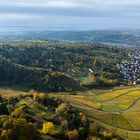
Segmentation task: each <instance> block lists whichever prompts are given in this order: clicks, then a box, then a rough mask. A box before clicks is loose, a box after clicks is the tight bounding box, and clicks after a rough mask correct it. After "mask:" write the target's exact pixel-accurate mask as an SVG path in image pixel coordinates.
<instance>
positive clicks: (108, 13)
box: [0, 0, 140, 27]
mask: <svg viewBox="0 0 140 140" xmlns="http://www.w3.org/2000/svg"><path fill="white" fill-rule="evenodd" d="M139 7H140V0H0V21H3V24H4V21H9V22H8V23H9V24H15V23H16V22H17V23H19V24H20V25H22V24H25V23H26V24H28V23H30V24H39V25H40V24H43V25H45V24H47V25H48V24H50V25H51V24H54V25H55V26H56V24H61V25H63V26H64V25H69V26H70V25H71V26H72V25H75V24H76V25H77V26H78V24H79V26H80V25H83V23H84V25H91V24H92V25H93V24H95V25H96V26H97V25H100V26H101V25H102V26H104V24H106V25H108V26H113V27H114V26H116V24H118V26H120V25H119V24H122V25H123V23H122V21H123V22H124V23H126V21H127V23H128V24H129V23H130V24H132V21H133V23H139V18H140V14H139V13H140V8H139ZM13 20H15V21H13ZM108 21H109V22H108ZM110 22H111V23H110ZM84 25H83V26H84ZM127 26H128V25H127Z"/></svg>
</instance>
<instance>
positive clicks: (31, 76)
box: [0, 41, 129, 91]
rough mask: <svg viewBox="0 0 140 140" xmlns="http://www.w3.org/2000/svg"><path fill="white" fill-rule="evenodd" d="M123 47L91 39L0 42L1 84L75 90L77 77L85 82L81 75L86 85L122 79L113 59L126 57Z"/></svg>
mask: <svg viewBox="0 0 140 140" xmlns="http://www.w3.org/2000/svg"><path fill="white" fill-rule="evenodd" d="M127 51H129V50H127V49H124V48H118V47H113V46H105V45H100V44H93V43H69V42H58V41H26V42H13V43H1V44H0V72H1V75H0V81H1V84H2V85H3V84H9V85H11V84H12V85H14V84H25V85H28V86H31V87H32V88H35V89H39V90H51V91H56V90H60V91H64V90H65V91H66V90H67V91H68V90H78V89H79V87H80V85H79V82H78V81H79V80H80V83H81V85H85V82H82V80H81V79H83V78H88V80H89V82H87V83H86V84H90V85H95V86H105V85H116V84H119V83H121V81H122V75H121V74H120V73H119V71H118V70H117V69H116V63H117V62H119V61H121V60H123V59H126V58H127ZM111 80H112V81H111ZM99 81H100V82H99ZM111 82H112V83H111ZM98 83H100V84H101V85H100V84H98Z"/></svg>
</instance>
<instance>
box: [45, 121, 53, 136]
mask: <svg viewBox="0 0 140 140" xmlns="http://www.w3.org/2000/svg"><path fill="white" fill-rule="evenodd" d="M53 131H54V124H53V123H52V122H47V123H43V129H42V132H43V133H44V134H51V133H52V132H53Z"/></svg>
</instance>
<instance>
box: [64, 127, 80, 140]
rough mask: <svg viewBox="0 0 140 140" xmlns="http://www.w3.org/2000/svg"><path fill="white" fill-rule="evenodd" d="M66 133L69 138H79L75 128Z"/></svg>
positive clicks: (72, 139)
mask: <svg viewBox="0 0 140 140" xmlns="http://www.w3.org/2000/svg"><path fill="white" fill-rule="evenodd" d="M66 135H67V137H68V139H69V140H78V138H79V132H78V131H77V130H76V129H75V130H71V131H68V132H67V134H66Z"/></svg>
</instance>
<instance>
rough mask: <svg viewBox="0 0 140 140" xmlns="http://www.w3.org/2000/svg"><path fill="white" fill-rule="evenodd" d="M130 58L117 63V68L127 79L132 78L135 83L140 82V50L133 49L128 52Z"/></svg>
mask: <svg viewBox="0 0 140 140" xmlns="http://www.w3.org/2000/svg"><path fill="white" fill-rule="evenodd" d="M128 56H129V59H128V60H127V61H122V62H121V63H117V68H118V69H119V70H120V73H122V74H123V76H124V79H125V80H132V81H133V84H134V85H137V84H138V83H140V79H139V78H138V77H139V75H140V51H135V52H134V51H133V52H132V53H129V54H128Z"/></svg>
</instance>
